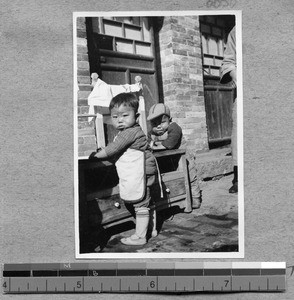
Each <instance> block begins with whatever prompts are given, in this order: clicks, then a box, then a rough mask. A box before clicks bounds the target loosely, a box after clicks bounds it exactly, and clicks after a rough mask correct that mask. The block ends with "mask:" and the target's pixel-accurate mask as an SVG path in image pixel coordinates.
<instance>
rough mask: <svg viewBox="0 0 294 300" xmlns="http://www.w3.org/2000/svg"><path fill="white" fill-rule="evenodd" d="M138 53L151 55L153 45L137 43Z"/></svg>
mask: <svg viewBox="0 0 294 300" xmlns="http://www.w3.org/2000/svg"><path fill="white" fill-rule="evenodd" d="M136 53H137V54H141V55H148V56H150V55H151V54H152V53H151V46H150V45H140V44H138V45H136Z"/></svg>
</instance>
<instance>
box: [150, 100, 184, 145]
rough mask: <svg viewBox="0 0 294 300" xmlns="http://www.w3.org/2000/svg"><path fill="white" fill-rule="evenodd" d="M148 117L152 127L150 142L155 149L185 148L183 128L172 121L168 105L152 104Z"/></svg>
mask: <svg viewBox="0 0 294 300" xmlns="http://www.w3.org/2000/svg"><path fill="white" fill-rule="evenodd" d="M147 119H148V120H149V121H150V123H151V127H152V129H151V131H149V133H148V142H149V143H150V145H151V148H152V149H153V150H164V149H167V150H171V149H178V148H181V149H184V148H185V140H184V138H183V133H182V128H181V127H180V126H179V125H178V124H177V123H175V122H173V121H172V119H171V115H170V110H169V108H168V106H166V105H165V104H163V103H157V104H155V105H153V106H151V108H150V111H149V115H148V118H147Z"/></svg>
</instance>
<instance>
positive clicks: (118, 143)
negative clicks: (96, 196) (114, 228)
mask: <svg viewBox="0 0 294 300" xmlns="http://www.w3.org/2000/svg"><path fill="white" fill-rule="evenodd" d="M138 107H139V102H138V99H137V97H136V95H135V94H132V93H122V94H119V95H117V96H115V97H114V98H113V99H112V100H111V102H110V105H109V110H110V114H111V120H112V124H113V126H114V127H115V128H116V129H117V130H118V134H117V135H116V137H115V138H114V141H113V142H112V143H109V144H108V145H107V146H106V147H105V148H103V149H101V150H100V151H98V152H93V153H92V154H91V155H90V157H89V158H90V159H99V160H109V159H112V160H114V161H115V166H116V169H117V174H118V177H119V193H120V197H121V199H122V200H123V201H124V202H125V203H126V204H127V205H128V204H129V205H131V206H133V208H134V211H135V215H136V229H135V233H134V234H133V235H131V236H130V237H127V238H123V239H121V242H122V243H123V244H125V245H144V244H146V242H147V240H146V234H147V229H148V224H149V219H150V217H149V210H150V209H149V205H150V200H151V196H150V188H151V186H152V185H153V184H154V183H155V176H156V175H155V174H157V168H156V162H155V158H154V156H153V154H152V152H151V150H150V146H149V144H148V142H147V137H146V135H145V134H144V132H143V130H142V129H141V127H140V125H139V124H138V123H137V119H138V117H139V114H138ZM127 205H126V206H127Z"/></svg>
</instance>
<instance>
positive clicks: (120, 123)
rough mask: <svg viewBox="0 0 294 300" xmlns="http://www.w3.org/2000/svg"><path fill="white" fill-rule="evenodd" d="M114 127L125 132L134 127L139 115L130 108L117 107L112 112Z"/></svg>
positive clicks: (124, 106)
mask: <svg viewBox="0 0 294 300" xmlns="http://www.w3.org/2000/svg"><path fill="white" fill-rule="evenodd" d="M110 114H111V120H112V125H113V126H114V127H115V128H116V129H118V130H124V129H126V128H129V127H132V126H133V125H135V123H136V119H137V114H136V113H135V111H134V109H133V108H132V107H130V106H126V105H120V106H119V107H117V106H115V107H114V108H113V109H112V110H111V112H110Z"/></svg>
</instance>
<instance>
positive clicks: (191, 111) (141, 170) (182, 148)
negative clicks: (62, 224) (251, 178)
mask: <svg viewBox="0 0 294 300" xmlns="http://www.w3.org/2000/svg"><path fill="white" fill-rule="evenodd" d="M241 45H242V20H241V13H240V11H201V12H200V11H172V12H169V11H166V12H144V11H139V12H132V13H127V12H97V13H95V12H74V13H73V53H74V59H73V60H74V61H73V64H74V68H73V69H74V74H73V80H74V100H73V101H74V153H75V158H74V165H75V178H74V186H75V242H76V258H78V259H79V258H169V257H170V258H242V257H244V193H243V111H242V103H243V94H242V46H241ZM237 104H238V106H237Z"/></svg>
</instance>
